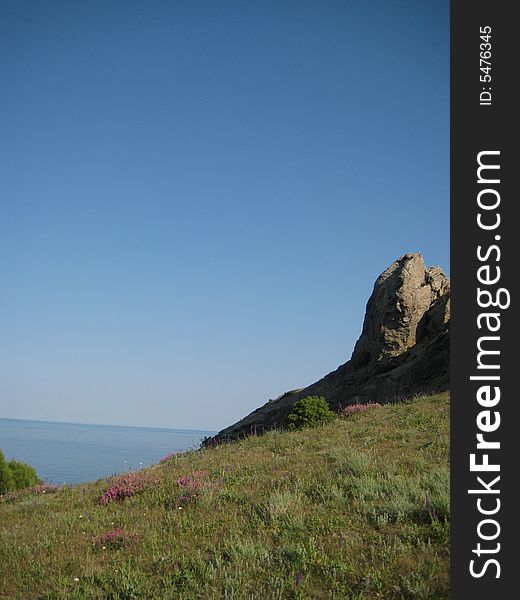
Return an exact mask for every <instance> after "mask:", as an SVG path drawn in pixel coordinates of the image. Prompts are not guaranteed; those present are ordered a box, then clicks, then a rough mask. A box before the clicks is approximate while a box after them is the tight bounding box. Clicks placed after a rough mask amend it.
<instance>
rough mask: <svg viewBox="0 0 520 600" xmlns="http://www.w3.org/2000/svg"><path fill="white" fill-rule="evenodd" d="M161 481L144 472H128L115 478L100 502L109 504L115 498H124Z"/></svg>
mask: <svg viewBox="0 0 520 600" xmlns="http://www.w3.org/2000/svg"><path fill="white" fill-rule="evenodd" d="M160 483H161V479H160V478H159V477H152V476H151V475H146V474H142V473H128V474H126V475H122V476H121V477H116V478H115V479H113V481H112V484H111V486H110V487H109V488H108V490H107V491H106V492H105V493H104V494H103V495H102V496H101V497H100V498H99V503H100V504H109V503H110V502H113V501H114V500H123V499H124V498H129V497H130V496H133V495H134V494H137V493H138V492H142V491H143V490H144V489H145V488H147V487H150V486H153V485H159V484H160Z"/></svg>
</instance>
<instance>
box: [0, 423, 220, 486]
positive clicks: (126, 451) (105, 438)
mask: <svg viewBox="0 0 520 600" xmlns="http://www.w3.org/2000/svg"><path fill="white" fill-rule="evenodd" d="M214 433H216V432H214V431H194V430H190V429H159V428H153V427H124V426H119V425H85V424H77V423H52V422H47V421H25V420H18V419H0V450H2V451H3V453H4V455H5V457H6V459H8V460H11V459H12V458H14V459H16V460H18V461H21V462H25V463H28V464H30V465H32V466H33V467H34V468H35V469H36V471H37V473H38V476H39V477H40V478H41V479H42V480H43V481H44V482H45V483H55V484H63V483H67V484H73V483H82V482H84V481H94V480H96V479H100V478H102V477H108V476H110V475H115V474H119V473H124V472H125V471H130V470H136V469H140V468H142V467H146V466H149V465H151V464H154V463H158V462H159V461H160V459H161V458H162V457H164V456H165V455H167V454H171V453H176V452H183V451H186V450H192V449H193V450H194V449H197V448H198V447H199V446H200V442H201V440H202V439H203V438H204V437H205V436H208V435H213V434H214Z"/></svg>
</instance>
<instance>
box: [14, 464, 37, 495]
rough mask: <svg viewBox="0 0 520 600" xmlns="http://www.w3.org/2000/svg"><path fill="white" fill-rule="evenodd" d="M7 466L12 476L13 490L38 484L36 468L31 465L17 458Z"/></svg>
mask: <svg viewBox="0 0 520 600" xmlns="http://www.w3.org/2000/svg"><path fill="white" fill-rule="evenodd" d="M9 468H10V469H11V474H12V476H13V484H14V489H15V490H21V489H23V488H27V487H32V486H34V485H37V484H38V475H37V474H36V470H35V469H34V467H31V465H27V464H25V463H22V462H18V461H17V460H11V461H10V462H9Z"/></svg>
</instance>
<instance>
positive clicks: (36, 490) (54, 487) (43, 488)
mask: <svg viewBox="0 0 520 600" xmlns="http://www.w3.org/2000/svg"><path fill="white" fill-rule="evenodd" d="M59 490H61V486H60V485H58V484H56V483H40V484H39V485H35V486H33V487H32V488H29V491H30V492H31V493H32V494H36V495H38V496H41V495H42V494H53V493H54V492H59Z"/></svg>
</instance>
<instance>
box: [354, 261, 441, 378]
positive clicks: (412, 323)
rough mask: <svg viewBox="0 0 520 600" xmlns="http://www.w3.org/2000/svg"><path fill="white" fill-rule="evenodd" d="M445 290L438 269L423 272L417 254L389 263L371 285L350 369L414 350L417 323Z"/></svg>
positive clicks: (423, 268)
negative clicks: (370, 293)
mask: <svg viewBox="0 0 520 600" xmlns="http://www.w3.org/2000/svg"><path fill="white" fill-rule="evenodd" d="M449 287H450V283H449V279H448V278H447V277H446V275H445V274H444V273H443V271H442V269H440V267H430V268H429V269H428V268H426V266H425V264H424V260H423V257H422V256H421V255H420V254H418V253H416V254H405V255H404V256H402V257H401V258H399V259H397V260H396V261H395V262H393V263H392V264H391V265H390V266H389V267H388V269H386V271H384V272H383V273H382V274H381V275H380V276H379V277H378V278H377V280H376V282H375V285H374V290H373V292H372V295H371V296H370V299H369V301H368V303H367V308H366V313H365V320H364V323H363V330H362V333H361V337H360V338H359V340H358V341H357V343H356V345H355V348H354V352H353V353H352V359H351V360H352V363H353V365H354V366H355V367H362V366H365V365H367V364H368V363H374V362H382V361H385V360H386V359H388V358H393V357H395V356H399V355H401V354H403V353H404V352H406V351H407V350H409V349H410V348H412V347H413V346H415V344H416V342H417V328H418V326H419V323H420V322H421V319H422V318H423V317H424V315H425V313H426V312H427V311H428V310H430V308H431V307H432V305H433V304H434V303H435V302H436V301H437V300H438V299H439V298H440V297H441V296H443V295H445V294H446V292H447V291H449Z"/></svg>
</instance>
